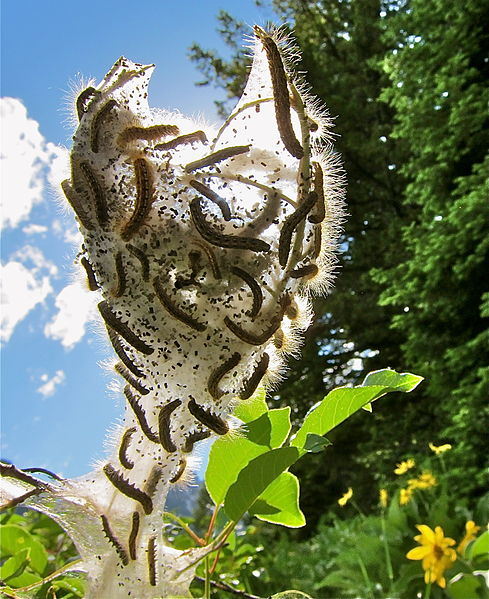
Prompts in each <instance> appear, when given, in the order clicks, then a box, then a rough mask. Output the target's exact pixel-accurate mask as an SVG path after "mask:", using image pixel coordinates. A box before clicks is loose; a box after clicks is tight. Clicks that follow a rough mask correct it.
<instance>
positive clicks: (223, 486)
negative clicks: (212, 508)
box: [205, 437, 267, 505]
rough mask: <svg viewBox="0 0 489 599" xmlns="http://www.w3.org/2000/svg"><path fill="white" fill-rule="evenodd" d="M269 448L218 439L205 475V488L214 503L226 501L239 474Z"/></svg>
mask: <svg viewBox="0 0 489 599" xmlns="http://www.w3.org/2000/svg"><path fill="white" fill-rule="evenodd" d="M266 452H267V448H266V447H265V446H263V445H256V444H255V443H252V442H251V441H249V440H248V439H243V438H236V437H235V438H226V437H223V438H221V439H217V441H215V442H214V443H213V445H212V448H211V451H210V453H209V463H208V465H207V470H206V473H205V486H206V487H207V491H208V493H209V495H210V497H211V499H212V501H213V502H214V503H215V504H216V505H219V504H221V503H222V502H223V501H224V498H225V497H226V493H227V492H228V489H229V487H230V486H231V485H232V484H233V483H234V482H235V481H236V479H237V478H238V474H239V472H240V470H241V469H242V468H244V467H245V466H246V465H247V464H248V463H249V462H250V461H251V460H252V459H253V458H256V457H257V456H259V455H261V454H263V453H266Z"/></svg>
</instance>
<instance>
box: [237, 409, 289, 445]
mask: <svg viewBox="0 0 489 599" xmlns="http://www.w3.org/2000/svg"><path fill="white" fill-rule="evenodd" d="M290 427H291V425H290V408H289V407H287V408H280V409H277V410H270V411H268V412H266V413H265V414H262V415H261V416H260V417H259V418H257V419H256V420H253V421H252V422H249V423H248V424H247V426H246V438H247V439H248V440H249V441H252V442H253V443H256V444H257V445H265V446H266V447H268V449H275V448H276V447H280V446H281V445H282V444H283V442H284V441H285V439H287V437H288V435H289V433H290Z"/></svg>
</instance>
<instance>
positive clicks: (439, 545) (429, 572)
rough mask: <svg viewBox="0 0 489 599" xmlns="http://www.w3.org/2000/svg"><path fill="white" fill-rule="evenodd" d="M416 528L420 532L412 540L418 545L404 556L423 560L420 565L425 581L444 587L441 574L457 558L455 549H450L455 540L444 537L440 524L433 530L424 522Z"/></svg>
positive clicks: (444, 583)
mask: <svg viewBox="0 0 489 599" xmlns="http://www.w3.org/2000/svg"><path fill="white" fill-rule="evenodd" d="M416 528H417V529H418V530H419V531H420V533H421V534H420V535H416V536H415V537H414V540H415V541H417V542H418V543H419V545H420V547H415V548H414V549H411V551H409V552H408V553H407V554H406V557H407V558H408V559H413V560H418V559H419V560H423V561H422V563H421V565H422V567H423V570H424V581H425V583H426V584H429V583H432V582H436V584H437V585H438V586H439V587H441V588H442V589H444V588H445V586H446V581H445V578H444V576H443V574H444V572H445V570H446V569H447V568H450V566H451V565H452V563H453V562H454V561H455V560H456V559H457V554H456V553H455V550H454V549H451V546H452V545H455V541H454V540H453V539H451V538H450V537H445V535H444V533H443V529H442V527H441V526H437V527H436V528H435V530H434V531H433V530H431V528H430V527H429V526H426V525H425V524H418V525H417V526H416Z"/></svg>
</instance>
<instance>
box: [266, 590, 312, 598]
mask: <svg viewBox="0 0 489 599" xmlns="http://www.w3.org/2000/svg"><path fill="white" fill-rule="evenodd" d="M270 599H312V597H311V595H306V593H303V592H302V591H282V592H281V593H277V594H276V595H272V596H271V597H270Z"/></svg>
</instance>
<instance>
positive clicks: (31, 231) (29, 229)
mask: <svg viewBox="0 0 489 599" xmlns="http://www.w3.org/2000/svg"><path fill="white" fill-rule="evenodd" d="M47 230H48V228H47V227H45V226H44V225H36V224H35V223H32V224H30V225H26V226H25V227H22V233H25V234H26V235H39V234H42V233H46V231H47Z"/></svg>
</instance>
